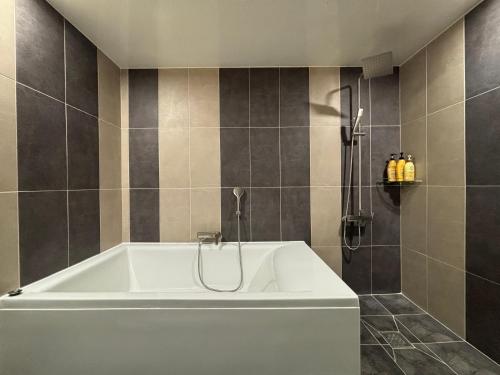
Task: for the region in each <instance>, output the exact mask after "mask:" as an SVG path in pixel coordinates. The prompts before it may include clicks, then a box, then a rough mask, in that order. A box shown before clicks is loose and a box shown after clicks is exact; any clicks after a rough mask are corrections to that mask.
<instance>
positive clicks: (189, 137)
mask: <svg viewBox="0 0 500 375" xmlns="http://www.w3.org/2000/svg"><path fill="white" fill-rule="evenodd" d="M190 71H191V70H190V69H187V104H188V108H187V111H188V168H189V171H188V172H189V173H188V174H189V239H190V240H191V239H192V238H193V233H192V229H191V227H192V225H193V223H192V197H191V193H192V192H191V188H192V185H193V183H192V179H191V91H190V88H189V85H190V76H191V75H190ZM219 153H220V150H219Z"/></svg>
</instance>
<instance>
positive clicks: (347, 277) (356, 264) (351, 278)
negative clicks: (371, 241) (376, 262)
mask: <svg viewBox="0 0 500 375" xmlns="http://www.w3.org/2000/svg"><path fill="white" fill-rule="evenodd" d="M371 256H372V254H371V247H369V246H368V247H360V248H358V249H357V250H356V251H354V252H352V251H350V250H348V249H347V248H345V247H343V248H342V280H344V281H345V282H346V283H347V285H349V287H350V288H351V289H352V290H354V291H355V292H356V293H358V294H367V293H371Z"/></svg>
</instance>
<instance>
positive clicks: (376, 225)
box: [371, 185, 400, 246]
mask: <svg viewBox="0 0 500 375" xmlns="http://www.w3.org/2000/svg"><path fill="white" fill-rule="evenodd" d="M371 190H372V211H373V214H374V215H373V222H372V244H373V245H398V246H399V244H400V228H399V227H400V190H399V187H396V186H383V185H377V186H375V187H372V188H371Z"/></svg>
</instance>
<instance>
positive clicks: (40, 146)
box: [17, 84, 67, 190]
mask: <svg viewBox="0 0 500 375" xmlns="http://www.w3.org/2000/svg"><path fill="white" fill-rule="evenodd" d="M17 142H18V145H17V147H18V167H19V172H18V173H19V177H18V178H19V190H62V189H66V188H67V185H66V183H67V181H66V121H65V114H64V104H62V103H60V102H58V101H56V100H54V99H51V98H49V97H47V96H45V95H42V94H40V93H38V92H35V91H33V90H30V89H28V88H26V87H24V86H22V85H19V84H18V85H17Z"/></svg>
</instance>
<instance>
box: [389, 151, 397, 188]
mask: <svg viewBox="0 0 500 375" xmlns="http://www.w3.org/2000/svg"><path fill="white" fill-rule="evenodd" d="M387 182H396V154H391V159H390V160H389V162H388V163H387Z"/></svg>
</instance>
